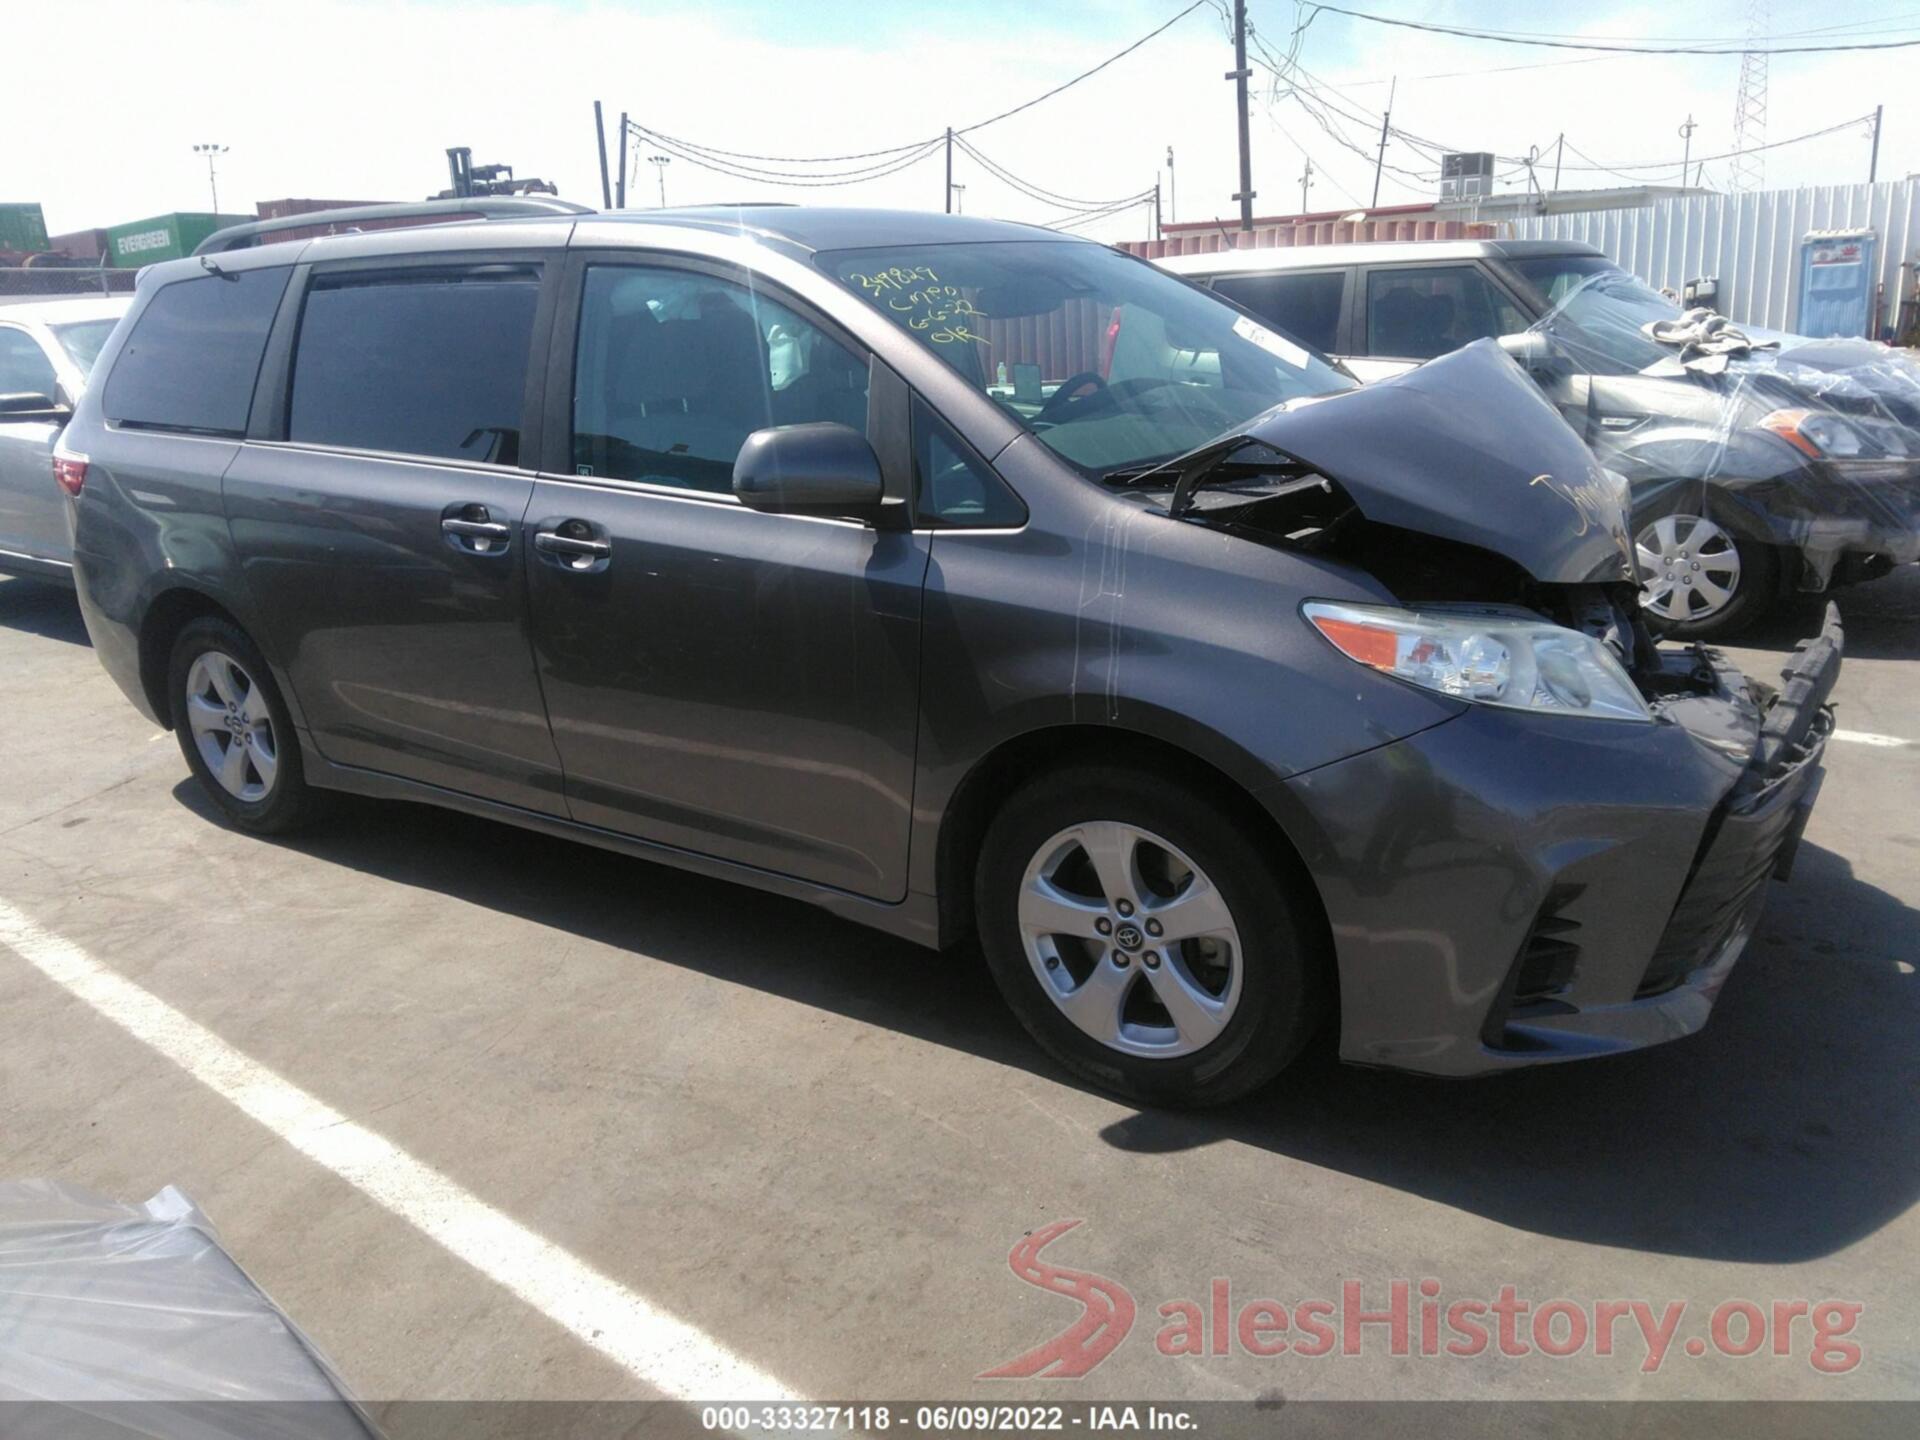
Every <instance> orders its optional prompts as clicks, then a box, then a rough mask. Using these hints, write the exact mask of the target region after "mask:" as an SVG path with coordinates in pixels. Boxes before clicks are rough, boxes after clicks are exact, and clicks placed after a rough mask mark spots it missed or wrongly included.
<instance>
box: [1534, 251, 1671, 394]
mask: <svg viewBox="0 0 1920 1440" xmlns="http://www.w3.org/2000/svg"><path fill="white" fill-rule="evenodd" d="M1507 264H1508V265H1510V266H1512V267H1513V269H1515V270H1517V271H1519V272H1520V275H1521V276H1522V277H1523V278H1524V279H1525V280H1526V281H1527V282H1528V283H1529V284H1530V285H1532V286H1533V287H1534V289H1536V290H1538V291H1539V292H1540V294H1541V297H1542V298H1543V299H1545V300H1546V302H1547V303H1548V304H1549V305H1550V306H1552V307H1553V308H1552V311H1551V313H1549V314H1548V315H1546V316H1545V317H1543V318H1542V319H1541V320H1540V322H1539V324H1538V325H1536V326H1535V327H1534V328H1535V329H1537V330H1540V331H1542V332H1544V333H1545V334H1547V335H1548V336H1550V337H1551V338H1552V339H1553V340H1554V341H1555V342H1557V344H1558V345H1559V347H1560V349H1561V350H1562V351H1564V352H1565V353H1566V354H1567V355H1568V356H1569V357H1570V358H1572V359H1573V360H1575V361H1576V362H1578V364H1579V365H1580V367H1581V369H1583V370H1585V371H1587V372H1589V373H1590V374H1595V375H1632V374H1637V373H1638V372H1640V371H1642V370H1644V369H1646V368H1647V367H1648V366H1649V365H1652V364H1654V363H1656V362H1657V361H1660V360H1662V359H1665V358H1666V357H1668V356H1669V355H1671V354H1672V353H1673V352H1672V351H1671V350H1670V349H1669V348H1667V347H1666V346H1663V345H1657V344H1655V343H1654V342H1653V341H1652V340H1650V339H1649V338H1647V335H1646V333H1645V330H1644V328H1643V327H1644V326H1645V325H1646V324H1647V323H1648V322H1649V321H1652V320H1673V319H1676V318H1677V317H1678V316H1679V314H1680V307H1679V305H1678V304H1676V303H1675V302H1674V301H1672V300H1669V299H1668V298H1667V297H1666V296H1665V295H1662V294H1661V293H1660V292H1659V291H1658V290H1655V289H1652V288H1651V287H1649V286H1647V285H1645V284H1643V283H1642V282H1641V281H1640V280H1638V279H1636V278H1635V277H1634V276H1632V275H1629V274H1628V273H1627V272H1626V271H1625V270H1622V269H1621V268H1620V267H1619V266H1618V265H1616V264H1614V263H1613V262H1612V261H1611V260H1608V259H1606V258H1605V257H1604V256H1600V255H1542V256H1534V257H1529V258H1527V259H1522V260H1509V261H1507Z"/></svg>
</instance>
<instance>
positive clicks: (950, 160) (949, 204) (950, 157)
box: [947, 125, 953, 215]
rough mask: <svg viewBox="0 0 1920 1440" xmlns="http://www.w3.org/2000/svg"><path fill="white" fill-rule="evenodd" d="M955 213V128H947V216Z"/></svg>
mask: <svg viewBox="0 0 1920 1440" xmlns="http://www.w3.org/2000/svg"><path fill="white" fill-rule="evenodd" d="M952 213H953V127H952V126H951V125H949V126H948V127H947V214H949V215H951V214H952Z"/></svg>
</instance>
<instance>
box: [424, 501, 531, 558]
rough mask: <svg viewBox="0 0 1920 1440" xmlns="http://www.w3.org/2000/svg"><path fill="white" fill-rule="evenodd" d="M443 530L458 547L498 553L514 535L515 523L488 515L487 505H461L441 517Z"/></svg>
mask: <svg viewBox="0 0 1920 1440" xmlns="http://www.w3.org/2000/svg"><path fill="white" fill-rule="evenodd" d="M440 533H441V534H443V535H445V536H446V537H447V543H448V544H450V545H452V546H453V547H454V548H455V549H456V550H464V551H466V552H467V553H468V554H471V555H498V554H499V553H500V552H501V551H503V550H505V549H506V548H507V542H508V541H509V540H511V539H512V538H513V527H512V526H511V525H506V524H502V523H501V522H500V521H498V520H494V519H491V518H489V516H488V514H487V507H486V506H484V505H459V506H455V507H453V508H452V509H450V510H448V511H447V513H446V514H444V515H442V516H441V517H440Z"/></svg>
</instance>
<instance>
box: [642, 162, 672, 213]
mask: <svg viewBox="0 0 1920 1440" xmlns="http://www.w3.org/2000/svg"><path fill="white" fill-rule="evenodd" d="M647 162H648V163H649V164H650V165H652V166H653V172H654V174H656V175H658V176H659V177H660V208H661V209H662V210H664V209H666V208H667V166H669V165H671V164H672V163H673V157H672V156H671V155H649V156H648V157H647Z"/></svg>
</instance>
